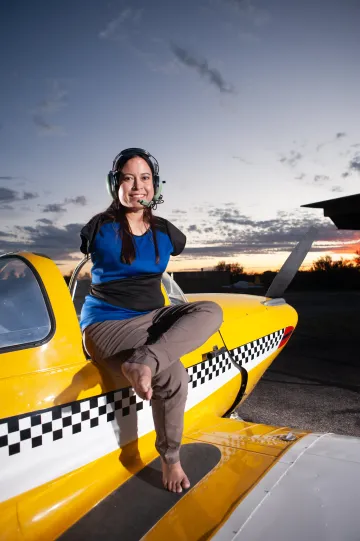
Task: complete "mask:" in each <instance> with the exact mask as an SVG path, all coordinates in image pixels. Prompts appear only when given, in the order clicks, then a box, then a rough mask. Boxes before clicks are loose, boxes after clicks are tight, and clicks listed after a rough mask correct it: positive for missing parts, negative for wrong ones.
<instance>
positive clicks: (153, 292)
mask: <svg viewBox="0 0 360 541" xmlns="http://www.w3.org/2000/svg"><path fill="white" fill-rule="evenodd" d="M155 224H156V227H155V235H156V240H157V246H158V252H159V262H158V263H156V256H155V245H154V239H153V231H152V230H151V229H148V231H147V232H146V233H144V234H143V235H133V240H134V245H135V253H136V258H135V259H134V261H133V262H132V263H131V265H128V264H126V263H123V262H122V261H121V249H122V240H121V236H120V224H119V223H117V222H115V221H113V219H110V218H109V214H108V213H107V212H105V213H102V214H98V215H96V216H95V217H94V218H93V219H92V220H90V222H89V223H88V224H87V225H86V226H85V227H84V228H83V229H82V230H81V239H82V244H81V247H80V250H81V251H82V252H83V253H84V254H89V255H91V260H92V263H93V266H92V269H91V275H92V281H91V286H90V294H89V295H87V296H86V297H85V302H84V304H83V307H82V310H81V318H80V326H81V329H82V331H83V330H84V329H85V328H86V327H87V326H88V325H91V324H92V323H98V322H100V321H106V320H122V319H129V318H132V317H136V316H139V315H143V314H146V313H148V312H150V311H152V310H156V309H157V308H161V307H162V306H164V304H165V299H164V296H163V294H162V291H161V277H162V274H163V272H164V271H165V270H166V267H167V265H168V262H169V259H170V256H171V255H173V256H176V255H179V254H180V253H181V252H182V251H183V249H184V247H185V244H186V237H185V235H184V234H183V233H182V232H181V231H180V230H179V229H177V227H175V226H174V225H173V224H172V223H171V222H169V221H168V220H165V219H164V218H160V217H157V216H156V217H155Z"/></svg>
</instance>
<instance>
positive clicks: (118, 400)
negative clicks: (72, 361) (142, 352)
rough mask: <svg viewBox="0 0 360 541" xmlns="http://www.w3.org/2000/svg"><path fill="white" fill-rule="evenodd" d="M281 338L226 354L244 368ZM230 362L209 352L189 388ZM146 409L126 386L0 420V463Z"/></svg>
mask: <svg viewBox="0 0 360 541" xmlns="http://www.w3.org/2000/svg"><path fill="white" fill-rule="evenodd" d="M283 335H284V329H282V330H280V331H276V332H274V333H271V334H269V335H267V336H264V337H262V338H259V339H257V340H254V341H253V342H249V343H248V344H244V345H242V346H240V347H238V348H235V349H233V350H231V351H230V353H231V357H232V360H234V361H235V362H236V363H237V364H242V365H244V364H245V365H246V363H248V362H249V361H254V360H256V358H258V357H260V356H261V355H264V354H266V353H267V352H270V351H272V350H275V349H276V348H277V347H278V345H279V344H280V341H281V339H282V337H283ZM232 360H231V359H230V356H229V353H228V352H227V351H226V350H224V349H223V350H220V351H219V352H216V351H215V352H212V354H211V355H209V356H208V358H207V359H205V360H204V361H202V362H200V363H198V364H195V365H193V366H190V367H189V368H187V371H188V374H189V386H190V389H195V388H197V387H200V386H201V385H204V384H205V383H207V382H208V381H210V380H212V379H214V378H217V377H219V376H220V375H221V374H224V373H225V372H227V371H229V370H231V369H232V368H234V364H233V362H232ZM150 407H151V403H150V402H148V401H143V400H141V398H139V397H138V396H137V395H136V394H135V393H134V390H133V389H132V388H131V387H127V388H125V389H119V390H117V391H112V392H110V393H106V394H103V395H99V396H94V397H91V398H86V399H84V400H76V401H75V402H71V403H70V404H66V405H63V406H55V407H53V408H49V409H47V410H40V411H37V412H32V413H27V414H24V415H17V416H14V417H9V418H7V419H0V460H1V458H4V457H5V456H13V455H17V454H19V453H21V452H24V451H29V450H31V449H34V448H36V447H39V446H41V445H43V444H44V443H47V442H55V441H57V440H61V439H63V438H67V437H68V436H72V435H75V434H79V433H81V432H83V431H84V430H88V429H92V428H96V427H97V426H99V425H101V424H105V423H109V422H111V421H114V420H115V418H116V417H118V416H119V415H121V416H122V417H126V416H128V415H131V414H133V415H136V413H137V412H140V411H142V410H144V409H146V408H150ZM4 453H5V454H4Z"/></svg>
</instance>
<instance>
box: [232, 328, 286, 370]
mask: <svg viewBox="0 0 360 541" xmlns="http://www.w3.org/2000/svg"><path fill="white" fill-rule="evenodd" d="M283 336H284V329H281V330H280V331H276V332H273V333H271V334H268V335H267V336H263V337H262V338H258V339H257V340H253V342H249V343H248V344H244V345H243V346H240V347H238V348H235V349H233V350H232V352H231V353H232V355H233V358H234V361H235V362H236V363H238V364H241V365H242V366H243V365H246V364H247V363H248V362H250V361H254V360H256V359H257V358H258V357H260V356H261V355H265V354H266V353H270V351H272V350H275V349H277V347H278V345H279V344H280V342H281V340H282V337H283Z"/></svg>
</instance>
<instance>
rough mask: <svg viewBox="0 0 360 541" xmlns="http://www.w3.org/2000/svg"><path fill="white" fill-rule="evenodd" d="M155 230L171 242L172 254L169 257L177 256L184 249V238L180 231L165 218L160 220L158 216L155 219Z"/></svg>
mask: <svg viewBox="0 0 360 541" xmlns="http://www.w3.org/2000/svg"><path fill="white" fill-rule="evenodd" d="M155 224H156V229H158V230H159V231H162V232H163V233H166V234H167V235H168V236H169V237H170V240H171V243H172V245H173V252H172V254H171V255H179V254H181V252H182V251H183V249H184V248H185V244H186V236H185V235H184V233H183V232H182V231H180V229H178V228H177V227H176V226H175V225H174V224H173V223H172V222H170V221H169V220H167V219H166V218H161V217H160V216H156V217H155Z"/></svg>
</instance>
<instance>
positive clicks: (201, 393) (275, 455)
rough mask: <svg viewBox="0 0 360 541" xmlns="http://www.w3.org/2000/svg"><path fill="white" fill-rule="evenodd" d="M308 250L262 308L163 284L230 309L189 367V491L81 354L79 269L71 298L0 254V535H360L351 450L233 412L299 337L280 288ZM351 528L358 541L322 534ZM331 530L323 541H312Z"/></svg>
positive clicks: (107, 376) (358, 480) (297, 255)
mask: <svg viewBox="0 0 360 541" xmlns="http://www.w3.org/2000/svg"><path fill="white" fill-rule="evenodd" d="M311 242H312V234H309V236H308V237H307V238H306V239H305V241H304V242H303V241H302V243H300V244H299V245H298V246H297V248H296V249H295V251H294V252H293V253H292V254H291V255H290V256H289V260H288V266H287V268H286V269H285V270H286V272H285V274H284V273H283V274H282V273H281V272H280V273H279V274H278V276H277V277H276V278H278V279H277V280H276V279H275V280H274V282H273V284H272V285H271V286H270V290H271V291H270V290H269V291H270V293H271V292H272V293H271V295H270V294H267V295H266V296H264V297H259V296H252V295H237V294H227V293H224V294H208V295H207V294H201V295H200V294H199V295H189V296H185V295H184V294H183V292H182V291H181V290H180V288H179V287H178V285H177V284H176V283H175V282H174V280H173V279H172V278H171V277H170V276H169V275H168V274H166V273H165V274H164V276H163V282H162V289H163V295H164V298H165V302H166V304H170V303H179V302H187V301H188V302H191V301H195V300H199V299H204V298H206V299H210V300H215V301H216V302H218V303H219V304H220V305H221V306H222V308H223V312H224V322H223V324H222V326H221V328H220V331H219V332H217V333H215V334H214V335H213V336H211V337H210V339H209V340H208V341H207V342H206V343H205V344H203V346H201V347H200V348H198V349H197V350H195V351H193V352H191V353H189V354H188V355H186V356H184V357H183V358H182V362H183V363H184V366H185V367H186V369H187V371H188V374H189V394H188V401H187V405H186V412H185V428H184V437H183V442H182V448H181V458H182V462H183V465H184V468H185V470H186V472H187V473H188V475H189V477H190V480H191V482H192V487H191V488H190V489H189V490H188V491H184V492H183V493H182V494H172V493H169V492H167V491H165V490H164V489H163V488H162V487H161V484H160V482H161V481H160V473H159V472H160V463H159V458H158V456H157V453H156V451H155V447H154V442H155V433H154V425H153V421H152V415H151V406H150V404H149V403H148V402H144V401H142V400H141V399H139V398H138V397H137V396H136V395H135V394H134V392H133V390H132V389H131V388H130V387H129V386H128V384H127V382H126V380H125V378H124V379H121V378H120V377H114V375H113V374H111V373H109V372H104V371H102V370H101V369H100V368H99V367H98V366H97V365H96V364H95V363H94V362H92V360H91V359H89V358H87V356H86V354H85V352H84V349H83V345H82V337H81V332H80V327H79V323H78V317H77V314H76V310H75V307H74V302H73V299H74V294H75V288H76V283H77V277H78V274H79V272H80V270H81V268H82V266H83V265H84V264H85V263H86V259H84V260H83V261H82V262H81V264H80V265H79V266H78V267H77V269H76V270H75V271H74V275H73V277H72V279H71V281H70V284H69V288H68V286H67V285H66V283H65V281H64V278H63V276H62V275H61V273H60V270H59V269H58V267H57V266H56V265H55V263H54V262H53V261H52V260H51V259H49V258H47V257H45V256H42V255H39V254H35V253H29V252H19V253H9V254H5V255H2V256H0V354H1V355H0V459H1V460H0V539H1V540H7V541H18V540H26V541H35V540H36V541H39V540H46V541H48V540H55V539H61V540H63V541H72V540H100V539H106V540H112V539H114V540H115V539H119V540H122V541H124V540H125V541H130V540H132V541H133V540H134V541H136V540H140V539H143V540H146V541H162V540H167V539H172V540H175V541H195V540H196V541H200V540H207V539H216V540H219V541H223V540H230V539H236V540H237V541H239V540H245V539H246V540H249V541H250V540H253V539H262V538H263V537H264V536H265V535H266V536H267V538H268V539H271V540H272V539H277V540H278V539H281V540H285V539H286V540H288V539H296V540H297V539H300V536H301V539H305V538H307V539H339V540H340V539H341V540H345V539H360V523H359V513H356V506H357V505H358V503H357V502H358V499H356V497H355V493H356V495H357V496H358V495H359V489H356V486H360V459H359V457H360V445H359V441H358V440H357V439H356V438H349V439H347V438H345V437H342V438H340V439H337V438H336V437H334V436H331V435H320V434H308V433H307V432H306V431H301V430H290V429H289V428H287V427H274V426H265V425H261V424H253V423H248V422H244V421H242V420H240V419H239V418H237V416H236V414H235V413H234V412H235V410H236V408H237V406H238V405H239V404H240V403H241V402H242V401H243V400H245V399H246V397H247V396H248V395H249V394H250V393H251V392H252V390H253V388H254V387H255V385H256V383H257V382H258V381H259V379H260V378H261V376H262V374H263V373H264V372H265V370H266V369H267V368H268V367H269V365H270V364H271V363H272V361H273V360H274V359H275V358H276V356H277V355H278V354H279V353H280V352H281V351H282V349H283V348H284V347H285V345H286V343H287V342H288V340H289V339H290V337H291V335H292V333H293V331H294V329H295V327H296V325H297V320H298V317H297V313H296V311H295V310H294V309H293V308H292V307H291V306H289V305H288V304H287V303H286V301H285V300H284V299H282V298H281V297H280V296H279V292H281V291H283V290H284V282H288V281H289V279H290V280H291V277H292V276H293V274H294V273H295V272H296V269H297V268H298V266H299V261H300V260H301V261H302V259H303V258H304V254H305V252H306V251H307V249H308V247H309V245H311ZM285 287H286V286H285ZM268 293H269V292H268ZM334 438H335V439H334ZM344 442H345V443H344ZM321 459H322V460H321ZM314 460H315V466H314ZM324 461H325V462H324ZM339 465H340V468H341V470H342V473H341V475H340V476H339V475H337V474H338V470H339ZM350 466H351V467H350ZM349 480H351V483H352V484H351V487H347V486H346V488H345V485H346V483H347V482H349ZM344 483H345V485H344ZM334 487H335V488H334ZM334 490H336V491H337V494H338V497H337V500H336V504H334V503H333V502H334V501H335V500H334V494H333V491H334ZM346 494H351V495H352V497H351V498H350V501H348V500H347V499H346V498H345V495H346ZM329 502H330V503H329ZM324 503H326V505H323V504H324ZM302 506H303V507H302ZM339 513H345V515H344V517H345V518H342V520H341V521H340V522H339V520H338V515H339ZM319 516H320V518H323V519H324V520H323V521H322V520H320V522H319V521H318V522H316V519H317V518H319ZM324 517H325V518H324ZM344 520H345V521H347V528H348V531H349V524H350V528H358V529H357V530H356V535H355V534H354V536H353V537H349V536H348V537H346V536H342V535H340V534H339V537H334V536H333V537H331V535H333V534H334V532H335V533H336V532H338V531H339V524H340V525H342V524H343V523H344ZM325 523H326V524H327V526H326V528H327V530H326V531H327V532H329V537H324V536H323V537H317V536H316V534H317V533H319V532H320V534H321V533H322V532H321V528H325V526H323V524H325ZM333 524H335V526H334V527H333V529H331V528H332V526H333ZM300 526H301V528H300ZM316 528H318V529H316ZM350 531H351V532H352V531H353V530H350ZM354 531H355V530H354ZM304 532H305V533H304ZM320 534H319V535H320ZM356 536H357V537H356Z"/></svg>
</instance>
